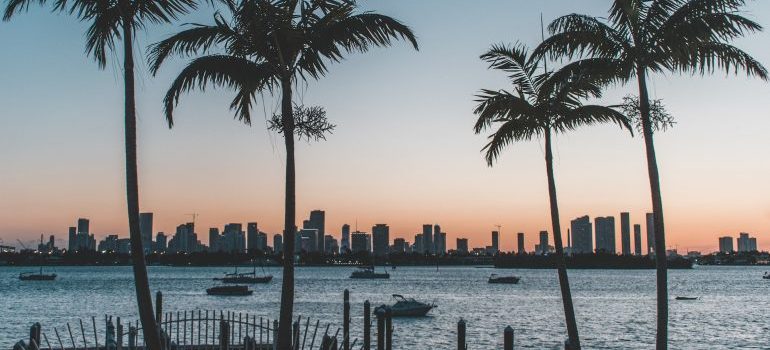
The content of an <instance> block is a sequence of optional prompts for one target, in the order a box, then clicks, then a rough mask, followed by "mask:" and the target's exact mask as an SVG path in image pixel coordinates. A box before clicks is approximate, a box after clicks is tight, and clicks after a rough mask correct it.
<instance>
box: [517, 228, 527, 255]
mask: <svg viewBox="0 0 770 350" xmlns="http://www.w3.org/2000/svg"><path fill="white" fill-rule="evenodd" d="M516 243H517V245H518V247H517V248H518V249H516V252H517V253H519V254H524V253H526V252H527V248H525V247H524V232H519V233H517V234H516Z"/></svg>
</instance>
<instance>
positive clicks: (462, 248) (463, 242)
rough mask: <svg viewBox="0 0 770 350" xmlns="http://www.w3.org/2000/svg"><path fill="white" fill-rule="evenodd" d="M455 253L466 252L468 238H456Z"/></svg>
mask: <svg viewBox="0 0 770 350" xmlns="http://www.w3.org/2000/svg"><path fill="white" fill-rule="evenodd" d="M457 253H459V254H468V239H467V238H458V239H457Z"/></svg>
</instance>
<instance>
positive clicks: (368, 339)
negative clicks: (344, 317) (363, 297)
mask: <svg viewBox="0 0 770 350" xmlns="http://www.w3.org/2000/svg"><path fill="white" fill-rule="evenodd" d="M371 315H372V312H371V304H369V300H367V301H364V348H363V350H371V349H372V320H371Z"/></svg>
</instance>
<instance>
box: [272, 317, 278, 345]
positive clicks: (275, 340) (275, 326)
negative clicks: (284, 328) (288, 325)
mask: <svg viewBox="0 0 770 350" xmlns="http://www.w3.org/2000/svg"><path fill="white" fill-rule="evenodd" d="M277 349H278V320H273V350H277Z"/></svg>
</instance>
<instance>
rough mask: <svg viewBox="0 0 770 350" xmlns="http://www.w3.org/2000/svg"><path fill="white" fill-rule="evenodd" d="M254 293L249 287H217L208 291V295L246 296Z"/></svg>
mask: <svg viewBox="0 0 770 350" xmlns="http://www.w3.org/2000/svg"><path fill="white" fill-rule="evenodd" d="M253 293H254V291H253V290H250V289H249V287H248V286H216V287H211V288H209V289H206V294H208V295H224V296H246V295H252V294H253Z"/></svg>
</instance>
